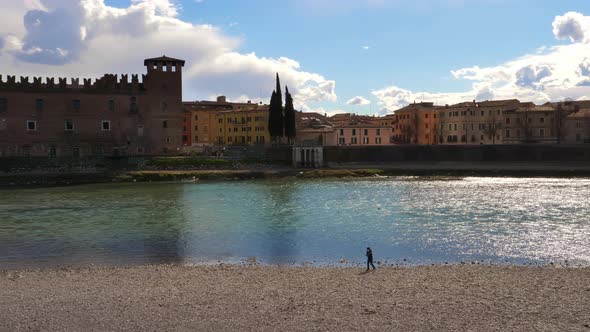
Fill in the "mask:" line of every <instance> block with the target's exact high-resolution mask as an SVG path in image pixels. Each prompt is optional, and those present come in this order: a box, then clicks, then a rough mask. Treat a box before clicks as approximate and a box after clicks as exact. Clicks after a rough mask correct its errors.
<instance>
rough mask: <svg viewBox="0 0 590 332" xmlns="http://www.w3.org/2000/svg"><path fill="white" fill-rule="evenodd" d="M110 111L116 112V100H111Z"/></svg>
mask: <svg viewBox="0 0 590 332" xmlns="http://www.w3.org/2000/svg"><path fill="white" fill-rule="evenodd" d="M109 111H111V112H114V111H115V100H114V99H111V100H109Z"/></svg>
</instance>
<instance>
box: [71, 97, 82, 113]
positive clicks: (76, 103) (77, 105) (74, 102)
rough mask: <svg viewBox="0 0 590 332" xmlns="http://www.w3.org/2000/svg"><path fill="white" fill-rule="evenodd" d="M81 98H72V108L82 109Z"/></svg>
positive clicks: (75, 109)
mask: <svg viewBox="0 0 590 332" xmlns="http://www.w3.org/2000/svg"><path fill="white" fill-rule="evenodd" d="M80 105H81V104H80V99H74V100H72V109H73V110H74V111H79V110H80Z"/></svg>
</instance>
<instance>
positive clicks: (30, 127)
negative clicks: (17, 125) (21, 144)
mask: <svg viewBox="0 0 590 332" xmlns="http://www.w3.org/2000/svg"><path fill="white" fill-rule="evenodd" d="M27 131H37V121H34V120H27Z"/></svg>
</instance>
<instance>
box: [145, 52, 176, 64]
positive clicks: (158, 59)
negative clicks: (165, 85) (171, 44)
mask: <svg viewBox="0 0 590 332" xmlns="http://www.w3.org/2000/svg"><path fill="white" fill-rule="evenodd" d="M148 62H178V63H180V65H181V66H184V60H180V59H174V58H170V57H167V56H165V55H162V56H161V57H159V58H150V59H145V60H143V65H144V66H147V65H148Z"/></svg>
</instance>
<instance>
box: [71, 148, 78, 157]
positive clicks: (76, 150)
mask: <svg viewBox="0 0 590 332" xmlns="http://www.w3.org/2000/svg"><path fill="white" fill-rule="evenodd" d="M72 157H74V158H80V148H72Z"/></svg>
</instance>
